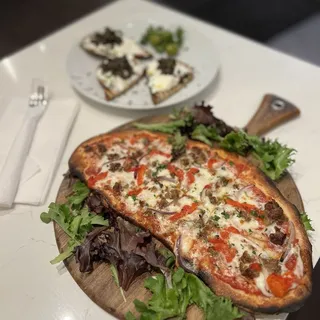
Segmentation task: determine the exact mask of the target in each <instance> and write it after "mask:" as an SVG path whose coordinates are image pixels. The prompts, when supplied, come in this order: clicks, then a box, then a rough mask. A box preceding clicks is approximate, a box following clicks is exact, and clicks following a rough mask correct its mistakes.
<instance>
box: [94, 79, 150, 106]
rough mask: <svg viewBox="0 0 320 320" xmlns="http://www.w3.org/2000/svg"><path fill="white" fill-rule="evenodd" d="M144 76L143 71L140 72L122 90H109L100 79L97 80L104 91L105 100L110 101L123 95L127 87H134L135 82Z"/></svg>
mask: <svg viewBox="0 0 320 320" xmlns="http://www.w3.org/2000/svg"><path fill="white" fill-rule="evenodd" d="M143 77H144V73H142V74H141V75H140V76H139V77H138V78H137V79H136V80H135V81H133V82H131V83H130V84H129V85H128V86H127V87H126V88H125V89H124V90H122V91H115V90H111V89H109V88H107V87H106V86H105V85H104V84H103V82H102V81H100V80H99V79H98V81H99V83H100V85H101V86H102V88H103V91H104V95H105V98H106V100H108V101H110V100H113V99H115V98H116V97H119V96H121V95H123V94H124V93H126V92H127V91H128V90H129V89H131V88H132V87H134V86H135V85H136V84H138V82H139V81H140V80H141V79H142V78H143Z"/></svg>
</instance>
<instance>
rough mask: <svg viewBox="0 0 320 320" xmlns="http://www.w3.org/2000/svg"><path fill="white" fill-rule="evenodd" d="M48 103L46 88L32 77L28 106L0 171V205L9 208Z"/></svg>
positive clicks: (39, 80) (40, 81)
mask: <svg viewBox="0 0 320 320" xmlns="http://www.w3.org/2000/svg"><path fill="white" fill-rule="evenodd" d="M47 104H48V88H47V87H46V86H45V85H44V82H43V81H42V80H41V79H33V80H32V84H31V94H30V96H29V107H28V110H27V112H26V115H25V118H24V120H23V124H22V126H21V129H20V131H19V133H18V135H17V136H16V138H15V140H14V143H13V145H12V146H11V149H10V151H9V154H8V156H7V159H6V162H5V165H4V166H3V168H2V171H1V173H0V181H6V183H2V184H1V185H0V207H2V208H10V207H11V206H12V203H13V201H14V198H15V196H16V193H17V190H18V186H19V181H20V176H21V172H22V169H23V165H24V163H25V160H26V158H27V155H28V153H29V149H30V146H31V143H32V140H33V137H34V133H35V131H36V128H37V125H38V122H39V120H40V118H41V116H42V114H43V113H44V110H45V106H46V105H47Z"/></svg>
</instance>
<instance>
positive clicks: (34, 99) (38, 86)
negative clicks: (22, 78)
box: [29, 79, 48, 107]
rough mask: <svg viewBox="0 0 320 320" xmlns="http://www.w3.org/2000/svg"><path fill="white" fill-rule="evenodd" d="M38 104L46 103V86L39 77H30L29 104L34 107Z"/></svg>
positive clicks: (44, 104)
mask: <svg viewBox="0 0 320 320" xmlns="http://www.w3.org/2000/svg"><path fill="white" fill-rule="evenodd" d="M38 104H41V105H43V106H46V105H47V104H48V88H47V87H46V86H45V84H44V81H43V80H41V79H32V82H31V93H30V95H29V106H30V107H36V106H37V105H38Z"/></svg>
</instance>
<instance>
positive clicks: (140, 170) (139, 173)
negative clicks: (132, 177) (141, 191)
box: [137, 164, 147, 186]
mask: <svg viewBox="0 0 320 320" xmlns="http://www.w3.org/2000/svg"><path fill="white" fill-rule="evenodd" d="M146 170H147V166H146V165H145V164H142V165H141V166H139V168H138V171H137V184H138V186H140V185H141V184H143V179H144V174H145V173H146Z"/></svg>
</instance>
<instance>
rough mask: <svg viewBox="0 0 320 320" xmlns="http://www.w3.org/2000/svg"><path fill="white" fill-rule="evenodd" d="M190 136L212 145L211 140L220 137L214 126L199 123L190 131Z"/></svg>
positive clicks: (216, 139) (219, 138)
mask: <svg viewBox="0 0 320 320" xmlns="http://www.w3.org/2000/svg"><path fill="white" fill-rule="evenodd" d="M191 138H192V139H193V140H199V141H202V142H204V143H206V144H208V145H209V146H212V142H211V141H221V137H220V136H219V135H218V133H217V130H216V129H215V128H214V127H210V126H205V125H203V124H199V125H197V126H196V127H195V129H194V130H193V131H192V133H191Z"/></svg>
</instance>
